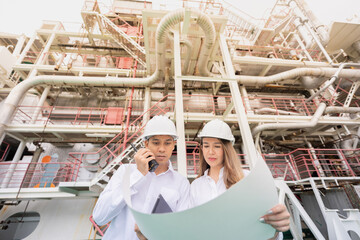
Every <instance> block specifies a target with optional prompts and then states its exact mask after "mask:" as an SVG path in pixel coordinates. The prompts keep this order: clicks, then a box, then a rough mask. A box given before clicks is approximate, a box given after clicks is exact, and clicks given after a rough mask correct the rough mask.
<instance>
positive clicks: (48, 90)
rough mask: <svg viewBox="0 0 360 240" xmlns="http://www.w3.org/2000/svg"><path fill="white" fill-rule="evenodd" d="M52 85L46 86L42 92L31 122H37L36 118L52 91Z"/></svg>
mask: <svg viewBox="0 0 360 240" xmlns="http://www.w3.org/2000/svg"><path fill="white" fill-rule="evenodd" d="M50 88H51V87H50V86H46V88H45V89H44V91H43V93H42V94H41V97H40V100H39V102H38V104H37V106H36V108H35V111H34V113H33V115H32V116H31V123H30V124H35V123H36V119H37V118H38V116H39V113H40V111H41V108H42V107H43V106H44V103H45V100H46V98H47V96H48V94H49V92H50Z"/></svg>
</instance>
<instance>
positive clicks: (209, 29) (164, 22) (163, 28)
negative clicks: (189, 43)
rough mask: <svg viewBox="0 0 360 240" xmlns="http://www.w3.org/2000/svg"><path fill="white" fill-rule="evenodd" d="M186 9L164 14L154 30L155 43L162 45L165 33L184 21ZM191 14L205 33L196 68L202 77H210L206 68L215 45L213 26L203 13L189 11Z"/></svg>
mask: <svg viewBox="0 0 360 240" xmlns="http://www.w3.org/2000/svg"><path fill="white" fill-rule="evenodd" d="M185 11H186V9H178V10H176V11H174V12H170V13H168V14H166V15H165V16H164V17H163V18H162V19H161V21H160V23H159V27H158V28H157V29H156V33H158V32H159V34H157V35H156V36H157V37H156V42H157V43H164V42H165V36H166V33H168V31H169V29H171V28H172V27H173V26H175V25H176V24H178V23H180V22H182V21H184V17H185ZM191 14H192V15H193V17H195V18H196V22H197V24H199V26H200V27H201V28H202V29H203V31H204V33H205V41H204V43H203V46H202V48H201V52H200V56H199V59H198V68H199V72H200V74H201V75H202V76H209V75H211V73H210V71H209V70H208V68H207V64H208V60H209V56H210V53H211V49H212V47H213V45H214V43H215V26H214V24H213V22H212V21H211V19H210V18H209V17H208V16H207V15H206V14H204V13H202V12H199V11H194V10H191Z"/></svg>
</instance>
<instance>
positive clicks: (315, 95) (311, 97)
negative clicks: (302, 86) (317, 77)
mask: <svg viewBox="0 0 360 240" xmlns="http://www.w3.org/2000/svg"><path fill="white" fill-rule="evenodd" d="M346 66H360V64H356V63H341V64H340V67H339V68H338V69H337V71H336V73H335V74H334V75H333V76H332V77H331V78H330V79H329V81H328V82H327V83H326V84H325V86H324V87H322V88H321V89H320V90H319V91H317V92H316V93H315V94H313V95H311V96H310V97H309V98H308V99H306V101H305V102H309V101H311V100H313V99H314V98H315V97H317V96H319V95H320V93H322V92H324V91H325V90H326V89H327V88H328V87H330V86H331V85H332V84H333V83H334V82H335V81H336V80H337V79H338V78H339V74H340V72H341V71H342V70H343V68H344V67H346Z"/></svg>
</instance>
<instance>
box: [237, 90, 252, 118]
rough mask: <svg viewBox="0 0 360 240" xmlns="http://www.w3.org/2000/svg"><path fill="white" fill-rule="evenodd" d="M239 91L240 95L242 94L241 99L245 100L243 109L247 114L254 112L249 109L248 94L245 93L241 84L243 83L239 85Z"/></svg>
mask: <svg viewBox="0 0 360 240" xmlns="http://www.w3.org/2000/svg"><path fill="white" fill-rule="evenodd" d="M240 92H241V95H242V96H243V100H244V102H245V109H246V112H247V114H253V113H254V112H253V111H252V109H251V105H250V100H249V95H248V94H247V91H246V88H245V86H243V85H241V86H240Z"/></svg>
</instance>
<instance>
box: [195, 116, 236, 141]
mask: <svg viewBox="0 0 360 240" xmlns="http://www.w3.org/2000/svg"><path fill="white" fill-rule="evenodd" d="M198 137H199V138H204V137H211V138H220V139H224V140H227V141H230V142H232V143H233V144H234V143H235V138H234V136H233V135H232V133H231V129H230V127H229V125H227V124H226V123H225V122H224V121H221V120H219V119H214V120H211V121H210V122H208V123H207V124H205V126H204V127H203V129H202V131H201V132H200V133H199V135H198Z"/></svg>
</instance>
